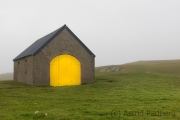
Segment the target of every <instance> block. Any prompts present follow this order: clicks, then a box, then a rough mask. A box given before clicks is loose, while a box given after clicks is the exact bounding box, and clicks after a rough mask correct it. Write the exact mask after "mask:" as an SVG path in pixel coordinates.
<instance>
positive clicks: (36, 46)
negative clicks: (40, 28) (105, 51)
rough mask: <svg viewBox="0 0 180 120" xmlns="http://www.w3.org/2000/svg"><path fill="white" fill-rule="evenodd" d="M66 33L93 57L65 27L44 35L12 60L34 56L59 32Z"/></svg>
mask: <svg viewBox="0 0 180 120" xmlns="http://www.w3.org/2000/svg"><path fill="white" fill-rule="evenodd" d="M65 28H66V29H67V31H68V32H69V33H70V34H71V35H72V36H73V37H74V38H75V39H76V40H77V41H78V42H79V43H80V44H81V45H82V46H83V47H84V48H85V49H86V50H87V51H88V52H89V53H90V54H92V55H93V56H94V57H95V55H94V54H93V53H92V52H91V51H90V50H89V49H88V48H87V47H86V45H85V44H84V43H83V42H82V41H81V40H80V39H79V38H78V37H77V36H76V35H75V34H74V33H73V32H72V31H71V30H70V29H69V28H68V27H67V26H66V25H64V26H62V27H60V28H59V29H57V30H55V31H53V32H51V33H49V34H47V35H45V36H44V37H42V38H40V39H38V40H36V41H35V42H34V43H33V44H32V45H30V46H29V47H28V48H27V49H25V50H24V51H23V52H22V53H20V54H19V55H18V56H17V57H16V58H14V59H13V60H14V61H15V60H18V59H21V58H24V57H27V56H31V55H36V54H37V53H39V52H40V51H41V50H42V49H43V48H44V47H45V46H46V45H47V44H48V43H49V42H50V41H52V40H53V39H54V38H55V37H56V36H57V35H58V34H59V33H60V32H62V31H63V30H64V29H65Z"/></svg>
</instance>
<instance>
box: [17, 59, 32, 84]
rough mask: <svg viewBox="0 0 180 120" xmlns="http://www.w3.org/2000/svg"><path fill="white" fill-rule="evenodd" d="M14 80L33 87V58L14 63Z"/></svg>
mask: <svg viewBox="0 0 180 120" xmlns="http://www.w3.org/2000/svg"><path fill="white" fill-rule="evenodd" d="M14 80H15V81H19V82H22V83H26V84H30V85H33V56H28V57H25V58H22V59H19V60H16V61H14Z"/></svg>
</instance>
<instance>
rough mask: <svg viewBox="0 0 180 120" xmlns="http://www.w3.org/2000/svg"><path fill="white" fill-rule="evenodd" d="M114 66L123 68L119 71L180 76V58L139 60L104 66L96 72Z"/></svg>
mask: <svg viewBox="0 0 180 120" xmlns="http://www.w3.org/2000/svg"><path fill="white" fill-rule="evenodd" d="M113 67H116V68H117V67H119V68H122V70H121V71H117V72H120V73H124V72H127V73H154V74H163V75H173V76H179V77H180V60H154V61H137V62H132V63H128V64H123V65H109V66H102V67H97V68H96V73H99V72H100V71H101V70H103V69H105V68H106V69H107V70H109V69H110V70H111V69H112V68H113ZM106 72H107V71H106ZM110 72H114V71H110Z"/></svg>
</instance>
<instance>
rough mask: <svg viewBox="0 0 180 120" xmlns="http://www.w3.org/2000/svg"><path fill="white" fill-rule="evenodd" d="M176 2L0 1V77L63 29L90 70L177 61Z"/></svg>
mask: <svg viewBox="0 0 180 120" xmlns="http://www.w3.org/2000/svg"><path fill="white" fill-rule="evenodd" d="M179 6H180V1H179V0H98V1H97V0H86V1H85V0H66V1H63V0H28V1H27V0H1V1H0V42H1V44H0V60H1V62H0V73H6V72H13V59H14V58H15V57H16V56H17V55H19V54H20V53H21V52H22V51H23V50H24V49H26V48H27V47H28V46H29V45H31V44H32V43H33V42H34V41H35V40H37V39H39V38H41V37H43V36H44V35H46V34H48V33H50V32H52V31H54V30H56V29H58V28H59V27H61V26H63V25H64V24H66V25H67V26H68V27H69V28H70V29H71V30H72V31H73V32H74V33H75V34H76V35H77V36H78V37H79V38H80V40H81V41H82V42H83V43H84V44H85V45H86V46H87V47H88V48H89V49H90V50H91V51H92V52H93V53H94V54H95V55H96V58H95V66H104V65H115V64H124V63H129V62H134V61H138V60H169V59H180V48H179V45H180V22H179V21H180V7H179Z"/></svg>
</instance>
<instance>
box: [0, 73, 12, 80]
mask: <svg viewBox="0 0 180 120" xmlns="http://www.w3.org/2000/svg"><path fill="white" fill-rule="evenodd" d="M1 80H13V73H4V74H0V81H1Z"/></svg>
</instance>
